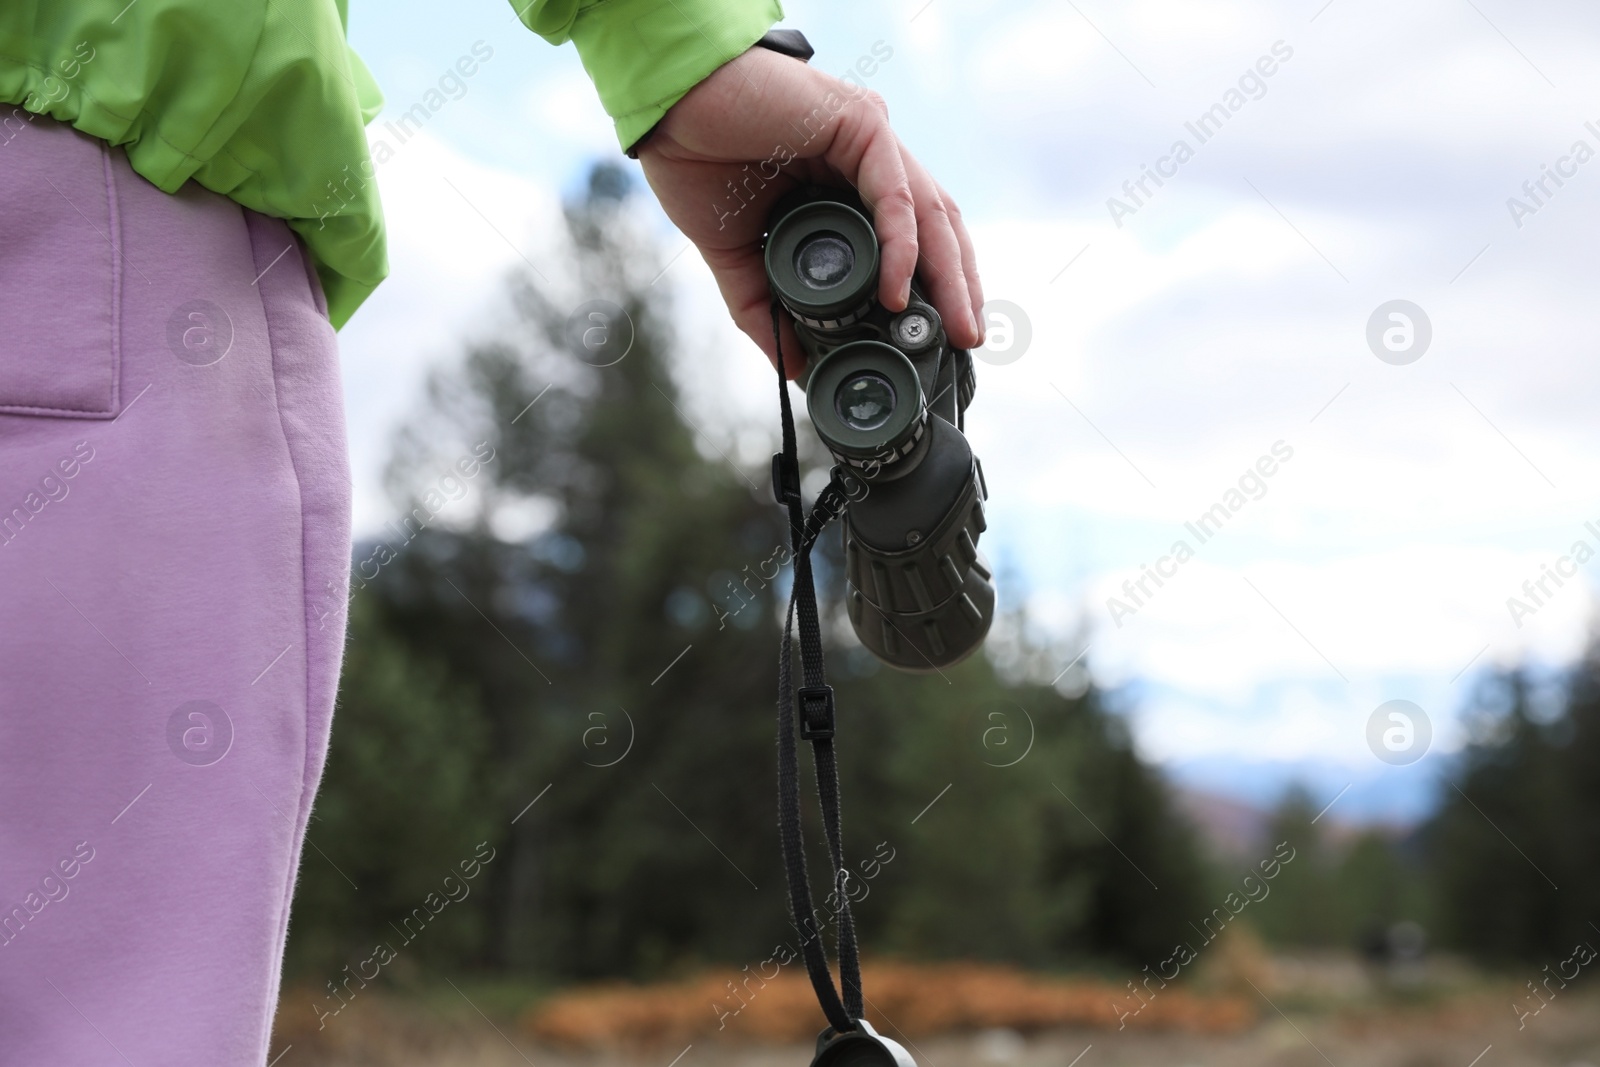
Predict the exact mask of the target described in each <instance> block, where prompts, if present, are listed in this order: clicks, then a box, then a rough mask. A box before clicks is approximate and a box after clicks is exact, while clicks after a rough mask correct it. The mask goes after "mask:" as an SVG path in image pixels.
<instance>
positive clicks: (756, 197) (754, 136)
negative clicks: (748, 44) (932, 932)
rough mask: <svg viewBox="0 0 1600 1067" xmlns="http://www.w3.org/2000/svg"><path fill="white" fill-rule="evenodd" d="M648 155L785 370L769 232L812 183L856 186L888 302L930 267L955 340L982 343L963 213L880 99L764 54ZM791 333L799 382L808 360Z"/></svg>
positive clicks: (714, 89)
mask: <svg viewBox="0 0 1600 1067" xmlns="http://www.w3.org/2000/svg"><path fill="white" fill-rule="evenodd" d="M791 156H792V158H791ZM639 160H640V162H641V163H642V164H643V165H644V173H645V177H646V179H648V181H649V182H650V187H651V188H652V189H654V190H655V193H656V196H657V198H659V199H660V201H661V206H662V208H664V209H665V210H666V213H667V215H668V217H670V218H671V219H672V221H673V222H674V223H676V224H677V226H678V228H679V229H680V230H682V231H683V233H684V235H685V236H687V237H688V238H689V240H691V241H693V242H694V244H695V245H696V246H697V247H698V248H699V249H700V254H701V255H702V256H703V257H704V258H705V261H706V263H707V264H708V265H709V266H710V267H711V273H712V274H713V275H714V276H715V277H716V279H717V286H718V287H719V288H720V289H721V290H722V298H723V299H724V300H725V301H727V304H728V311H729V312H730V313H731V314H732V315H733V319H734V322H736V323H737V324H738V325H739V328H740V329H742V330H743V331H744V332H745V333H747V334H749V335H750V337H751V339H752V340H754V341H755V342H756V343H757V344H758V345H760V346H761V348H762V350H763V351H765V352H766V353H767V358H769V359H772V360H773V361H774V362H776V358H777V357H776V353H775V352H774V351H773V347H772V320H771V317H770V313H769V310H768V309H769V307H770V304H771V299H772V297H771V294H770V293H769V291H768V288H767V275H766V269H765V267H764V266H763V264H762V257H761V235H762V233H763V232H764V231H765V229H766V221H767V213H768V212H769V211H770V210H771V209H772V206H773V204H774V203H776V202H777V200H778V198H779V197H781V196H782V195H783V194H784V193H786V192H788V191H789V190H791V189H793V188H795V187H796V186H799V185H805V184H818V185H840V184H844V183H848V184H850V185H852V186H854V187H855V188H856V190H857V191H858V192H859V193H860V194H861V198H862V200H863V201H864V202H865V203H866V204H867V206H868V208H869V209H870V210H871V211H872V215H873V224H874V227H875V228H876V230H877V235H878V243H879V245H880V246H881V247H882V259H881V263H882V267H881V270H880V277H879V283H878V299H879V300H880V301H881V302H882V303H883V304H884V306H886V307H887V308H889V310H891V311H899V310H901V309H902V308H904V307H905V306H906V302H907V300H908V298H909V295H910V290H911V275H912V273H913V272H914V271H919V270H920V272H921V277H922V282H923V283H924V286H925V289H926V295H927V298H928V299H929V300H930V301H931V302H932V303H933V305H934V307H935V308H936V309H937V310H938V312H939V315H940V317H941V318H942V319H943V320H944V326H945V330H946V331H947V332H948V333H949V336H950V340H951V343H952V344H954V345H956V346H957V347H959V348H976V347H977V346H978V345H980V344H982V343H983V334H982V332H981V330H980V327H979V315H980V314H981V309H982V307H983V287H982V285H981V284H980V283H979V281H978V270H977V263H976V259H975V256H974V253H973V248H972V239H971V237H969V236H968V235H967V229H966V226H965V225H963V223H962V221H961V213H960V212H959V211H958V210H957V209H956V206H955V202H954V201H952V200H951V199H950V197H949V194H947V193H946V192H945V191H944V190H943V189H941V188H940V187H939V183H938V182H936V181H934V180H933V177H932V176H931V175H929V174H928V172H927V171H926V170H924V169H923V167H922V164H920V163H918V162H917V160H916V159H915V157H913V156H912V155H911V153H910V152H908V151H906V149H905V146H904V145H902V144H901V143H900V139H899V138H898V137H897V136H895V132H894V130H893V129H892V128H891V127H890V125H889V115H888V110H887V109H886V107H885V106H884V102H883V98H882V97H880V96H878V94H877V93H874V92H871V91H867V90H863V89H860V88H858V87H856V86H851V85H849V84H847V83H845V82H842V81H840V80H839V79H837V78H834V77H831V76H829V75H827V74H824V73H822V72H821V71H819V70H816V69H815V68H813V67H810V66H808V65H806V64H805V63H802V62H800V61H799V60H797V59H793V58H791V57H789V56H785V55H781V54H779V53H777V52H773V51H770V50H768V49H766V48H752V49H750V50H749V51H748V52H745V53H744V54H743V55H741V56H739V57H738V58H736V59H734V60H732V61H730V62H729V63H727V64H725V65H724V66H722V67H721V68H719V69H718V70H716V71H715V72H713V73H712V74H711V76H710V77H708V78H706V80H705V81H703V82H701V83H700V84H699V85H697V86H695V87H694V88H693V89H692V90H690V92H689V94H688V95H687V96H685V97H684V98H683V99H682V100H680V101H678V103H676V104H675V105H673V107H672V109H671V110H670V111H668V112H667V115H666V117H665V118H664V119H662V121H661V122H660V124H659V125H657V126H656V128H655V130H654V132H653V133H652V134H651V136H650V137H649V138H648V139H647V140H646V141H645V142H644V144H643V145H641V146H640V148H639ZM784 330H785V336H784V346H783V348H784V364H785V370H786V371H788V373H789V375H790V376H791V377H793V376H794V375H796V374H798V373H799V372H800V370H801V368H802V366H803V365H804V363H803V353H802V352H801V350H800V347H799V344H798V341H797V340H796V338H795V337H794V334H793V332H792V330H791V328H790V327H789V326H788V325H787V324H786V325H785V327H784Z"/></svg>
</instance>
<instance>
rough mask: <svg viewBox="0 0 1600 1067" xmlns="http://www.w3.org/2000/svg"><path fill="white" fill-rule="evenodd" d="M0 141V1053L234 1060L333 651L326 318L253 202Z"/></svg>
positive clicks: (286, 893)
mask: <svg viewBox="0 0 1600 1067" xmlns="http://www.w3.org/2000/svg"><path fill="white" fill-rule="evenodd" d="M0 138H5V139H4V141H3V143H0V1064H5V1065H11V1064H17V1065H25V1064H26V1065H32V1064H63V1065H65V1064H71V1065H73V1067H93V1065H100V1064H107V1065H109V1064H118V1065H123V1064H134V1065H137V1067H145V1065H150V1067H156V1065H158V1064H159V1065H166V1064H185V1065H189V1064H194V1065H207V1067H211V1065H234V1064H254V1065H258V1067H259V1065H260V1064H262V1063H264V1062H265V1054H266V1050H267V1041H268V1035H269V1031H270V1027H271V1022H272V1014H273V1010H274V1007H275V1004H276V1000H277V994H278V976H279V967H280V962H281V958H282V954H283V944H284V936H285V932H286V929H287V925H288V920H289V900H290V897H291V895H292V892H293V889H294V880H295V871H296V867H297V864H298V861H299V857H300V850H301V842H302V840H303V837H304V834H305V828H306V819H307V816H308V814H309V812H310V808H311V801H312V797H313V795H314V793H315V792H316V787H317V781H318V778H319V776H320V774H321V772H322V764H323V756H324V753H325V751H326V748H327V741H328V729H329V724H330V720H331V717H332V712H333V702H334V691H335V687H336V684H337V679H338V672H339V662H340V655H341V652H342V649H343V643H344V626H345V612H344V607H345V588H346V586H345V581H346V576H347V574H348V569H349V560H350V475H349V467H348V460H347V453H346V446H345V431H344V415H343V410H342V398H341V394H340V387H339V369H338V361H337V352H336V347H335V342H334V333H333V330H332V328H331V327H330V326H329V324H328V321H327V318H326V315H325V306H324V304H323V299H322V292H321V289H320V287H319V285H318V284H317V281H316V278H315V275H314V274H313V273H312V272H311V271H310V270H309V269H308V265H307V261H306V259H305V257H304V256H303V255H302V252H301V246H300V245H299V243H298V241H297V239H296V238H295V237H294V236H293V235H292V234H291V233H290V231H289V230H288V228H287V227H286V226H285V225H284V224H283V222H282V221H281V220H277V219H271V218H267V217H265V216H262V215H258V214H256V213H254V212H251V211H247V210H244V209H241V208H240V207H239V206H238V205H237V204H235V203H233V202H232V201H230V200H228V199H226V198H225V197H222V196H219V195H217V194H215V193H211V192H208V191H206V190H203V189H201V188H199V187H198V186H196V185H195V184H194V183H192V182H191V183H189V184H188V185H187V186H185V187H184V188H183V189H182V190H181V191H180V192H178V193H177V194H175V195H168V194H165V193H162V192H161V191H160V190H158V189H157V188H156V187H155V186H153V185H151V184H150V183H148V182H146V181H145V180H144V179H142V178H140V177H139V176H138V175H136V174H135V173H134V172H133V171H132V170H131V169H130V168H129V166H128V163H127V159H126V157H125V155H124V154H123V153H122V152H121V151H120V150H117V149H108V148H107V147H106V146H105V145H104V144H103V143H101V142H99V141H96V140H94V139H92V138H89V137H86V136H83V135H82V134H79V133H77V132H76V131H74V130H72V129H70V128H69V127H67V126H64V125H60V124H57V123H54V122H52V121H51V120H49V119H45V118H36V119H34V120H33V121H31V122H28V123H25V124H20V123H11V124H8V125H7V126H6V127H5V128H4V129H0Z"/></svg>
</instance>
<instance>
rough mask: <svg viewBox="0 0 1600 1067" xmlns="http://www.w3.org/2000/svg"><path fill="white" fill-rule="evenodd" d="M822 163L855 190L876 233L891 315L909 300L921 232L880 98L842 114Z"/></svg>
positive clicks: (881, 287) (868, 97)
mask: <svg viewBox="0 0 1600 1067" xmlns="http://www.w3.org/2000/svg"><path fill="white" fill-rule="evenodd" d="M823 159H824V160H825V161H826V162H827V163H828V165H829V166H831V167H833V168H834V169H835V170H837V171H838V172H839V173H840V174H841V175H843V176H844V178H845V179H846V180H847V181H849V182H850V183H851V184H852V185H854V186H855V187H856V191H857V192H858V193H860V194H861V199H862V201H863V202H864V203H865V204H866V205H867V208H868V210H870V211H871V212H872V222H873V229H874V230H875V231H876V232H877V235H878V247H879V257H880V258H879V261H878V299H879V301H881V302H882V303H883V305H884V306H885V307H887V308H888V309H889V310H890V311H900V310H902V309H904V308H905V306H906V302H907V301H908V300H909V299H910V298H911V275H912V274H913V273H915V272H916V269H917V249H918V239H919V231H918V228H917V215H916V205H915V201H914V197H913V193H912V189H911V183H910V181H909V180H908V178H907V175H906V167H905V160H904V159H903V158H902V155H901V152H900V141H899V138H897V137H896V136H895V134H894V130H892V129H890V127H889V113H888V109H887V107H886V106H885V105H884V103H883V98H882V97H880V96H879V95H878V94H877V93H874V92H870V91H869V92H866V93H863V94H861V95H860V97H859V98H858V99H857V100H856V101H855V102H853V103H851V104H850V105H849V106H848V107H846V108H845V110H844V111H843V113H842V114H841V115H840V122H839V125H838V127H837V129H836V130H835V131H834V135H833V137H832V138H831V140H830V143H829V144H828V146H827V148H826V150H825V151H824V153H823Z"/></svg>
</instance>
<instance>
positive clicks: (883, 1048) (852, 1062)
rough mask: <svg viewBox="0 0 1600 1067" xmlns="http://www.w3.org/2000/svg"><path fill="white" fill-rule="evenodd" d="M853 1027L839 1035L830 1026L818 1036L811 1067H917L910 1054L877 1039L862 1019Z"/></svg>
mask: <svg viewBox="0 0 1600 1067" xmlns="http://www.w3.org/2000/svg"><path fill="white" fill-rule="evenodd" d="M856 1027H857V1029H855V1030H848V1031H846V1032H844V1033H842V1034H841V1033H838V1032H837V1031H835V1030H834V1028H833V1027H831V1026H830V1027H828V1028H827V1029H826V1030H824V1031H822V1033H820V1034H818V1035H817V1054H816V1055H815V1056H813V1057H812V1059H811V1067H917V1061H916V1060H914V1059H912V1058H911V1053H909V1052H907V1051H906V1050H905V1049H904V1048H903V1047H902V1046H901V1044H900V1043H899V1042H898V1041H891V1040H890V1039H889V1038H887V1037H882V1036H880V1035H879V1034H878V1032H877V1031H876V1030H874V1029H873V1028H872V1024H871V1023H869V1022H867V1021H866V1020H865V1019H857V1020H856Z"/></svg>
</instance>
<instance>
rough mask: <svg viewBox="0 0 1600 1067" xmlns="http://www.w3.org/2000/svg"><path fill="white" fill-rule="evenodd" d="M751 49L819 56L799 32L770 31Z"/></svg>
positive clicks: (803, 58)
mask: <svg viewBox="0 0 1600 1067" xmlns="http://www.w3.org/2000/svg"><path fill="white" fill-rule="evenodd" d="M750 47H752V48H765V49H768V50H770V51H773V52H780V53H782V54H783V55H786V56H793V57H794V58H795V59H798V60H799V61H800V62H802V63H809V62H811V57H812V56H814V55H816V54H817V50H816V49H814V48H812V47H811V42H810V41H808V40H806V35H805V34H803V33H801V32H800V31H799V30H768V31H767V32H766V35H765V36H764V37H762V38H761V39H760V40H759V41H757V42H756V43H755V44H753V45H751V46H750ZM655 132H656V128H655V127H654V126H652V127H650V128H649V129H648V130H646V131H645V132H644V136H643V137H641V138H639V139H638V140H637V141H635V142H633V144H631V145H629V146H628V152H627V156H628V158H629V159H638V158H639V146H640V145H642V144H644V143H645V142H646V141H648V140H649V139H650V135H651V134H652V133H655Z"/></svg>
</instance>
